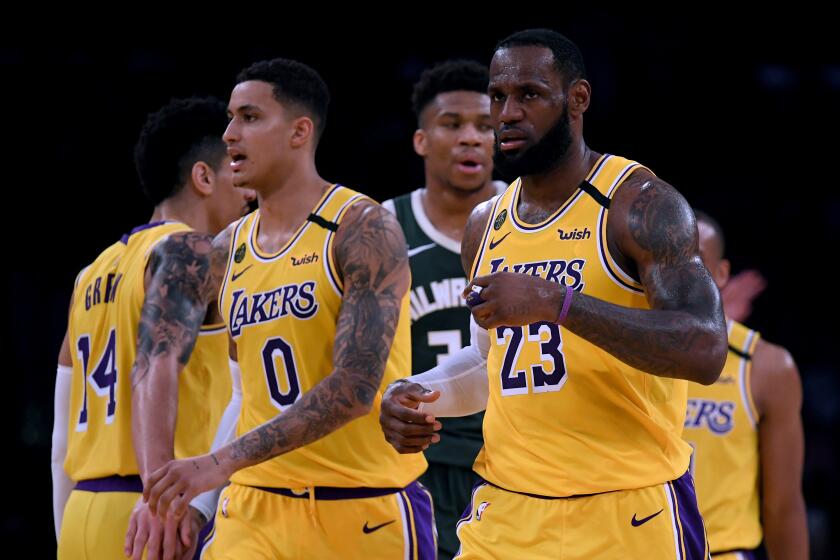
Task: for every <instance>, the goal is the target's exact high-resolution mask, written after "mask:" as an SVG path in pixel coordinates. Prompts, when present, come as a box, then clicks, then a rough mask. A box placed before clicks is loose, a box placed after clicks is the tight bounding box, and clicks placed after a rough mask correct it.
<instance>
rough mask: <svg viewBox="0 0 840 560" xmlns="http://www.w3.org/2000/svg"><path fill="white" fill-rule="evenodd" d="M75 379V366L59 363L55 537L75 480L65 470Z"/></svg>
mask: <svg viewBox="0 0 840 560" xmlns="http://www.w3.org/2000/svg"><path fill="white" fill-rule="evenodd" d="M72 380H73V368H72V367H70V366H63V365H61V364H59V365H58V368H57V369H56V374H55V403H54V413H55V418H54V419H53V431H52V452H51V459H52V461H51V462H52V483H53V519H54V521H55V538H56V540H58V535H59V533H60V532H61V520H62V518H63V517H64V506H65V505H66V504H67V499H68V498H69V497H70V492H72V491H73V481H72V480H70V477H69V476H67V473H66V472H65V471H64V459H65V457H66V456H67V427H68V423H69V416H70V413H69V410H70V387H71V381H72Z"/></svg>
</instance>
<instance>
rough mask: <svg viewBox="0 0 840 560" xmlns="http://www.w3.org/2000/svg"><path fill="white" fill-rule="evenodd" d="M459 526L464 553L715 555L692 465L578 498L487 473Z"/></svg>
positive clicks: (571, 559) (671, 559)
mask: <svg viewBox="0 0 840 560" xmlns="http://www.w3.org/2000/svg"><path fill="white" fill-rule="evenodd" d="M456 532H457V534H458V538H459V540H460V542H461V548H460V550H459V551H458V554H457V555H456V556H455V558H457V559H463V560H467V559H469V560H473V559H478V558H480V559H488V558H529V559H532V558H533V559H537V558H551V559H555V560H556V559H562V560H578V559H579V560H584V559H586V560H589V559H592V558H598V559H599V560H601V559H621V560H626V559H627V558H645V559H646V560H658V559H663V560H664V559H668V560H701V559H703V560H707V559H708V558H709V547H708V542H707V540H706V530H705V527H704V526H703V519H702V518H701V517H700V512H699V510H698V509H697V498H696V495H695V493H694V482H693V481H692V479H691V475H690V474H688V473H686V474H684V475H683V476H681V477H680V478H678V479H677V480H674V481H672V482H667V483H665V484H658V485H656V486H649V487H647V488H640V489H637V490H622V491H616V492H607V493H603V494H593V495H588V496H575V497H570V498H547V497H544V496H534V495H530V494H520V493H516V492H511V491H508V490H503V489H502V488H499V487H497V486H494V485H493V484H490V483H489V482H486V481H484V480H481V481H479V482H478V483H477V484H476V485H475V487H473V491H472V499H471V502H470V505H469V507H468V508H467V510H466V511H465V512H464V516H463V517H462V518H461V520H460V521H459V522H458V525H457V529H456Z"/></svg>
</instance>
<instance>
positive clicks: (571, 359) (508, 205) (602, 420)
mask: <svg viewBox="0 0 840 560" xmlns="http://www.w3.org/2000/svg"><path fill="white" fill-rule="evenodd" d="M639 168H641V166H640V165H639V164H638V163H636V162H633V161H629V160H626V159H624V158H620V157H616V156H610V155H604V156H601V158H600V159H599V160H598V162H597V163H596V164H595V166H594V167H593V169H592V170H591V171H590V173H589V175H588V176H587V179H586V183H584V184H582V187H584V188H586V189H587V190H588V191H589V192H586V191H585V190H584V188H581V189H579V190H578V191H576V192H575V194H574V195H572V196H571V197H570V198H569V200H568V201H567V202H566V203H564V205H563V206H562V207H561V208H559V209H558V210H557V211H556V212H555V213H554V214H553V215H552V216H550V217H549V218H548V219H546V220H545V221H544V222H542V223H539V224H528V223H526V222H524V221H523V220H521V219H520V218H519V216H518V214H517V205H518V202H519V197H520V192H521V182H520V181H516V182H514V183H513V184H511V186H510V187H508V189H507V190H506V191H505V192H504V194H502V195H500V196H499V197H498V198H497V199H496V202H495V204H494V206H493V212H492V215H491V216H490V219H489V220H488V223H487V226H486V229H485V233H484V237H483V240H482V243H481V245H480V248H479V251H478V253H477V255H476V258H475V261H474V263H473V268H472V272H471V275H472V276H479V275H486V274H491V273H493V272H497V271H511V272H516V273H520V274H532V275H534V276H539V277H541V278H544V279H547V280H549V281H551V282H557V283H559V284H561V285H564V286H570V287H572V288H573V289H574V290H575V291H576V292H579V293H583V294H586V295H589V296H592V297H596V298H599V299H602V300H604V301H608V302H610V303H614V304H616V305H621V306H625V307H632V308H640V309H648V308H649V306H648V303H647V300H646V299H645V294H644V290H643V287H642V286H641V285H640V284H639V283H638V282H636V281H635V280H634V279H633V278H631V277H629V276H628V275H626V274H625V273H624V272H623V271H622V270H621V269H620V268H619V267H618V266H617V265H616V263H615V262H614V261H613V259H612V257H611V256H610V252H609V249H608V247H607V243H606V224H607V216H608V209H607V206H608V202H607V200H608V199H609V198H611V197H612V195H613V194H614V193H615V191H616V189H617V188H619V186H620V185H621V184H622V182H623V181H624V180H625V179H626V178H627V177H628V176H629V175H630V173H632V172H633V171H634V170H636V169H639ZM587 183H588V184H587ZM596 191H597V192H596ZM489 334H490V351H489V354H488V358H487V372H488V376H489V382H490V398H489V401H488V405H487V411H486V413H485V416H484V448H483V449H482V451H481V453H480V454H479V456H478V458H477V459H476V463H475V470H476V471H477V472H478V473H479V474H480V475H481V476H482V477H484V478H485V479H486V480H488V481H489V482H491V483H493V484H496V485H497V486H500V487H502V488H505V489H508V490H512V491H516V492H524V493H529V494H538V495H544V496H557V497H562V496H573V495H579V494H591V493H598V492H609V491H613V490H628V489H634V488H642V487H645V486H651V485H654V484H659V483H663V482H665V481H669V480H673V479H676V478H678V477H679V476H680V475H682V474H683V473H684V472H685V471H686V470H687V468H688V462H689V456H690V452H691V448H690V447H689V446H688V445H687V444H686V443H685V442H684V441H682V439H681V438H680V434H681V433H682V422H683V418H684V416H685V406H686V385H687V382H686V381H682V380H678V379H668V378H664V377H657V376H654V375H650V374H647V373H645V372H643V371H640V370H638V369H635V368H633V367H631V366H629V365H627V364H625V363H623V362H621V361H620V360H618V359H617V358H615V357H613V356H611V355H610V354H609V353H607V352H606V351H605V350H602V349H601V348H599V347H598V346H595V345H594V344H592V343H590V342H587V341H586V340H584V339H583V338H581V337H579V336H577V335H575V334H574V333H572V332H570V331H568V330H566V329H564V328H562V327H558V326H557V325H556V324H554V323H547V322H542V323H534V324H530V325H526V326H524V327H499V328H495V329H491V331H490V333H489Z"/></svg>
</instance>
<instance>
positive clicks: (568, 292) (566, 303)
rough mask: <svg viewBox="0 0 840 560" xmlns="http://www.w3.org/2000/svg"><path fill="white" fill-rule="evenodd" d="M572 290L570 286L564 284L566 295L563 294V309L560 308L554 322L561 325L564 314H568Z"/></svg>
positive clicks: (564, 317)
mask: <svg viewBox="0 0 840 560" xmlns="http://www.w3.org/2000/svg"><path fill="white" fill-rule="evenodd" d="M573 293H574V290H573V289H572V287H571V286H566V295H564V296H563V309H561V310H560V315H559V316H558V317H557V321H556V323H557V324H558V325H562V324H563V321H565V320H566V315H568V314H569V307H571V306H572V294H573Z"/></svg>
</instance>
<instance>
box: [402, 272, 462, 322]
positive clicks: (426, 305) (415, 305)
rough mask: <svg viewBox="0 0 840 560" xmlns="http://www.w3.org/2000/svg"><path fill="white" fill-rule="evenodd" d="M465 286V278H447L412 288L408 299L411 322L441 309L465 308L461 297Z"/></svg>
mask: <svg viewBox="0 0 840 560" xmlns="http://www.w3.org/2000/svg"><path fill="white" fill-rule="evenodd" d="M466 285H467V280H466V278H447V279H445V280H439V281H437V282H431V283H430V284H429V285H427V286H417V287H415V288H413V289H412V290H411V295H410V297H409V299H410V300H411V321H412V322H414V321H417V320H419V319H422V318H423V317H425V316H426V315H428V314H429V313H434V312H435V311H440V310H441V309H450V308H453V307H464V306H466V305H467V302H466V300H465V299H464V298H462V297H461V292H463V291H464V288H465V287H466Z"/></svg>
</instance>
